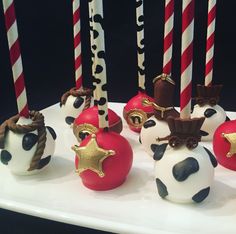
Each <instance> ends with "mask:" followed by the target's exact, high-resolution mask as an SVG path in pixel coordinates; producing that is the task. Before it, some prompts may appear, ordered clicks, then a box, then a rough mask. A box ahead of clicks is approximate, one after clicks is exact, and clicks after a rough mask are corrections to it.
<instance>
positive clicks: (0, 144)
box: [0, 111, 47, 171]
mask: <svg viewBox="0 0 236 234" xmlns="http://www.w3.org/2000/svg"><path fill="white" fill-rule="evenodd" d="M29 117H30V119H31V120H32V121H33V122H32V123H31V124H28V125H20V124H16V123H17V121H18V120H19V118H20V116H19V115H15V116H13V117H11V118H10V119H8V120H6V121H5V122H4V123H3V124H2V125H1V126H0V148H1V149H3V148H4V143H5V135H6V133H7V131H8V130H10V131H13V132H14V133H16V134H26V133H29V132H32V131H35V130H37V131H38V138H39V139H38V144H37V148H36V151H35V154H34V156H33V158H32V161H31V163H30V167H29V169H28V171H32V170H35V169H37V168H38V165H39V162H40V159H41V157H42V155H43V152H44V149H45V146H46V140H47V138H46V134H47V133H46V127H45V124H44V116H43V115H42V114H41V113H40V112H38V111H30V112H29Z"/></svg>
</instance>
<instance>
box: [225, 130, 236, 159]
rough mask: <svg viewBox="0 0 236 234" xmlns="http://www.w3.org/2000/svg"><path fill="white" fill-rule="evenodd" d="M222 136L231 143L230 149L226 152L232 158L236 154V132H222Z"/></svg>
mask: <svg viewBox="0 0 236 234" xmlns="http://www.w3.org/2000/svg"><path fill="white" fill-rule="evenodd" d="M222 137H224V138H225V139H226V140H227V141H228V142H229V143H230V151H229V152H228V153H227V154H226V156H227V157H228V158H231V157H232V156H233V155H234V154H236V133H235V132H233V133H227V134H226V133H222Z"/></svg>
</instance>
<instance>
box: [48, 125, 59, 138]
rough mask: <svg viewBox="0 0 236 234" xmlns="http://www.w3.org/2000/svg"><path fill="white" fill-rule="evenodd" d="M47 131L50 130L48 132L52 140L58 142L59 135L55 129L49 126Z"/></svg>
mask: <svg viewBox="0 0 236 234" xmlns="http://www.w3.org/2000/svg"><path fill="white" fill-rule="evenodd" d="M47 129H48V131H49V132H50V134H51V135H52V138H53V139H54V140H56V139H57V134H56V132H55V131H54V129H53V128H51V127H49V126H47Z"/></svg>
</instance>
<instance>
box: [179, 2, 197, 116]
mask: <svg viewBox="0 0 236 234" xmlns="http://www.w3.org/2000/svg"><path fill="white" fill-rule="evenodd" d="M193 37H194V0H183V6H182V48H181V93H180V117H181V118H183V119H185V118H190V115H191V96H192V65H193Z"/></svg>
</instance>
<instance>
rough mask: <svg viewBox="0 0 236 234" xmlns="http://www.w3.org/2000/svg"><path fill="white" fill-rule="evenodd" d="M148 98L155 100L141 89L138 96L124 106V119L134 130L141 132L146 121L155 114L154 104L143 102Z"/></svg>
mask: <svg viewBox="0 0 236 234" xmlns="http://www.w3.org/2000/svg"><path fill="white" fill-rule="evenodd" d="M146 99H147V100H149V101H150V102H154V99H153V98H151V97H149V96H148V95H147V94H145V93H144V92H141V91H140V92H139V93H138V94H137V95H136V96H134V97H133V98H131V99H130V100H129V101H128V103H127V104H126V105H125V107H124V110H123V116H124V119H125V120H126V121H127V123H128V125H129V127H130V129H131V130H132V131H134V132H140V131H141V128H142V126H143V124H144V122H145V121H146V120H147V119H148V118H150V117H151V116H152V115H153V114H154V109H153V107H152V106H147V105H144V104H143V100H146Z"/></svg>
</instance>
